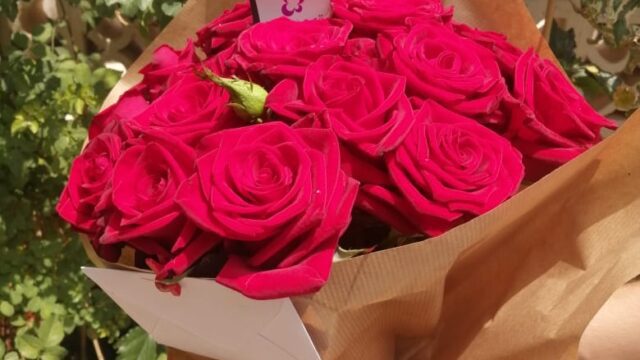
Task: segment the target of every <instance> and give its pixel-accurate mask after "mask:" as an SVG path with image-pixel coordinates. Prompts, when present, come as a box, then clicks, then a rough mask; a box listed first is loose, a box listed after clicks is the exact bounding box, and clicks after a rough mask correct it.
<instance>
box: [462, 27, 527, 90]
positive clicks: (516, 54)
mask: <svg viewBox="0 0 640 360" xmlns="http://www.w3.org/2000/svg"><path fill="white" fill-rule="evenodd" d="M453 29H454V31H455V32H456V33H458V34H459V35H461V36H463V37H465V38H467V39H469V40H473V41H474V42H475V43H476V44H479V45H481V46H483V47H484V48H486V49H488V50H489V51H491V52H492V53H493V54H494V56H495V59H496V60H497V61H498V65H500V70H501V71H502V75H503V76H504V77H506V78H508V79H509V80H510V81H511V80H513V74H514V72H515V68H516V62H517V61H518V59H519V58H520V57H521V56H522V54H523V51H522V50H520V49H518V48H517V47H515V46H513V45H511V43H509V41H508V40H507V37H506V36H504V35H503V34H499V33H496V32H492V31H483V30H479V29H474V28H471V27H469V26H467V25H465V24H458V23H455V24H453Z"/></svg>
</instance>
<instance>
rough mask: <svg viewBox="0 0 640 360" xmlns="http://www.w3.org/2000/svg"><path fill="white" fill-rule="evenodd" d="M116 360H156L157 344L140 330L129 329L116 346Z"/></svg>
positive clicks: (136, 328) (138, 328) (137, 328)
mask: <svg viewBox="0 0 640 360" xmlns="http://www.w3.org/2000/svg"><path fill="white" fill-rule="evenodd" d="M116 348H117V350H118V360H157V358H158V354H157V344H156V342H155V341H154V340H153V339H152V338H151V337H150V336H149V334H147V333H146V332H145V331H144V330H143V329H142V328H140V327H135V328H133V329H131V330H130V331H129V332H128V333H127V334H126V335H125V336H124V337H122V339H120V340H119V341H118V343H117V344H116Z"/></svg>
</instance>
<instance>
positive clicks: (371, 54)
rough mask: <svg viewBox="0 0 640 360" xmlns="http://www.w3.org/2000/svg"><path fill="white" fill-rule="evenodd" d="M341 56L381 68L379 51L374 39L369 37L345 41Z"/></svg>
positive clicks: (351, 60) (354, 61)
mask: <svg viewBox="0 0 640 360" xmlns="http://www.w3.org/2000/svg"><path fill="white" fill-rule="evenodd" d="M342 57H343V58H345V60H347V61H349V62H353V63H356V62H359V63H363V64H367V65H370V66H373V67H374V68H376V69H380V68H381V61H382V60H381V59H380V53H379V52H378V46H377V43H376V41H375V40H373V39H369V38H353V39H349V41H347V44H346V45H345V47H344V52H343V53H342Z"/></svg>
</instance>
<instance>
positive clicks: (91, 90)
mask: <svg viewBox="0 0 640 360" xmlns="http://www.w3.org/2000/svg"><path fill="white" fill-rule="evenodd" d="M69 5H73V6H76V7H79V8H80V9H82V10H83V16H82V20H83V21H84V22H85V23H86V24H87V25H88V27H89V28H93V27H94V26H96V23H97V22H98V21H99V19H101V18H103V17H109V16H112V15H113V14H114V13H115V12H116V11H118V12H120V13H121V14H119V15H120V16H125V17H128V20H131V21H135V22H137V23H138V24H142V25H144V27H145V28H147V25H148V26H151V25H153V26H157V27H161V26H163V25H164V24H166V23H167V22H168V20H169V19H170V18H171V16H172V15H173V14H175V12H176V11H177V10H178V9H179V7H180V2H179V1H166V2H165V1H163V2H157V1H155V2H154V1H150V0H136V1H129V0H127V1H124V0H121V1H120V0H96V1H87V0H75V1H69ZM18 11H19V6H18V1H17V0H0V27H2V26H3V25H7V24H9V25H12V24H13V21H14V20H15V18H16V16H18ZM67 26H68V24H67V22H66V19H64V18H63V19H59V20H55V21H54V20H49V21H46V22H44V23H42V24H40V25H38V26H36V27H35V28H34V29H32V30H31V32H26V31H20V30H15V31H11V32H10V33H9V36H7V37H5V38H4V39H2V38H1V37H0V339H2V341H1V342H0V358H4V359H19V358H27V359H36V358H42V359H60V358H65V357H71V356H72V355H73V354H71V353H70V351H69V350H68V349H65V348H64V347H63V346H62V344H63V342H64V343H65V344H66V343H67V342H68V340H65V337H67V338H68V336H69V335H70V334H72V333H74V332H77V331H78V329H81V331H80V334H81V337H82V339H81V341H87V340H86V337H87V336H88V337H89V338H90V339H93V340H94V345H95V344H96V343H97V341H98V339H106V340H109V341H111V342H115V341H116V340H117V339H118V338H119V337H120V335H121V331H123V330H126V329H127V328H129V327H130V326H131V322H130V320H129V319H128V317H127V316H126V315H125V314H124V313H122V312H121V311H120V310H119V309H118V308H117V306H115V305H114V304H113V303H112V302H111V300H110V299H109V298H108V297H107V296H106V295H105V294H103V293H102V292H101V291H100V290H99V289H98V288H96V287H95V286H94V285H93V284H92V283H91V282H90V281H88V280H87V279H85V277H84V276H83V275H82V274H81V272H80V267H81V266H84V265H87V263H88V260H87V258H86V255H85V253H84V251H83V249H82V245H81V242H80V241H79V239H78V238H77V236H76V235H75V233H74V232H73V231H71V229H69V228H67V227H66V226H65V225H64V224H63V222H62V221H60V220H59V218H58V217H57V215H56V214H55V204H56V201H57V198H58V196H59V194H60V191H61V189H62V187H63V185H64V182H65V181H66V178H67V174H68V172H69V169H70V166H71V161H72V159H73V157H74V156H75V155H77V154H78V152H79V151H80V149H81V147H82V144H83V142H84V140H85V137H86V135H87V131H86V126H87V124H88V122H89V121H90V119H91V117H92V116H93V115H94V114H95V113H96V112H97V111H98V109H99V106H100V104H101V103H102V101H103V99H104V98H105V96H106V95H107V93H108V91H109V89H111V87H112V86H113V85H115V83H116V82H117V81H118V79H119V77H120V74H119V73H118V72H116V71H113V70H109V69H107V68H105V67H104V64H103V61H102V59H101V57H100V55H99V54H95V53H94V54H92V53H89V54H85V53H79V52H78V51H77V49H76V48H74V46H73V45H72V44H70V43H69V42H68V41H67V40H65V38H64V37H63V36H61V35H60V34H61V33H63V32H64V30H65V29H66V28H67ZM12 27H13V28H14V29H15V28H16V26H12ZM5 28H9V29H10V28H11V27H7V26H5ZM0 34H2V31H1V29H0ZM139 332H140V330H138V329H135V328H134V330H132V332H131V333H130V334H129V335H127V337H124V338H123V339H122V340H121V341H120V342H119V343H118V347H119V348H120V349H124V350H121V351H120V353H121V357H122V358H127V356H126V355H127V353H128V352H127V349H131V348H132V346H134V347H135V344H134V345H127V339H129V340H130V341H133V340H135V341H140V340H139V339H140V336H141V335H140V334H139ZM84 334H86V335H87V336H85V335H84ZM132 334H133V335H132ZM136 335H137V336H136ZM143 335H146V334H143ZM131 339H133V340H131ZM145 344H146V343H145ZM145 346H147V347H148V349H149V350H148V351H147V352H146V354H149V356H148V357H146V358H149V359H154V360H155V359H156V357H157V354H156V346H155V344H152V345H145ZM151 350H152V351H151ZM128 351H129V352H130V351H131V350H128Z"/></svg>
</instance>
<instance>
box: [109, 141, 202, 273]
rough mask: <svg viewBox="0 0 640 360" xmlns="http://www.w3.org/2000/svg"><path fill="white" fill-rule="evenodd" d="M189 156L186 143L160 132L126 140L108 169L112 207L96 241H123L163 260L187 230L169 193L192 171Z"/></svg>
mask: <svg viewBox="0 0 640 360" xmlns="http://www.w3.org/2000/svg"><path fill="white" fill-rule="evenodd" d="M195 158H196V155H195V152H194V151H193V150H192V149H191V148H190V147H188V146H186V145H185V144H183V143H182V142H181V141H180V140H178V139H176V138H174V137H172V136H169V135H168V134H166V133H165V132H163V131H153V130H151V131H148V132H146V133H145V134H143V135H142V136H141V137H140V138H138V139H135V140H133V141H131V145H130V147H129V148H128V149H126V150H125V151H124V152H123V153H122V155H121V156H120V159H119V160H118V162H117V163H116V165H115V168H114V170H113V180H112V182H113V193H112V196H111V197H112V202H113V206H112V208H110V209H109V215H108V218H107V226H106V229H105V231H104V233H103V234H102V236H101V238H100V243H101V244H113V243H121V242H126V243H127V244H129V245H131V246H133V247H135V248H137V249H139V250H140V251H142V252H143V253H145V254H147V255H149V256H152V255H154V256H157V258H158V259H159V260H160V261H161V262H162V261H166V259H167V258H168V257H169V254H170V251H171V249H172V248H173V246H174V245H175V243H176V242H177V241H178V239H180V238H181V234H182V233H183V232H187V233H192V232H193V226H189V224H188V223H187V222H186V218H185V216H184V215H183V213H182V210H181V209H180V207H179V206H178V205H177V204H176V203H175V201H174V196H175V193H176V191H177V189H178V186H180V184H181V183H182V182H183V181H185V180H186V179H187V178H188V177H189V176H191V174H192V173H193V172H194V165H195ZM183 236H184V235H183Z"/></svg>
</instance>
